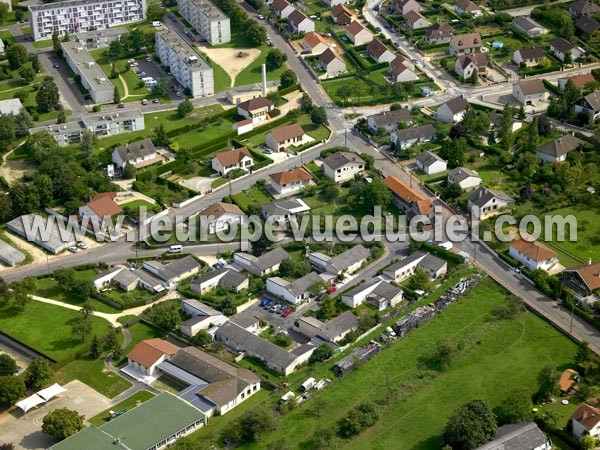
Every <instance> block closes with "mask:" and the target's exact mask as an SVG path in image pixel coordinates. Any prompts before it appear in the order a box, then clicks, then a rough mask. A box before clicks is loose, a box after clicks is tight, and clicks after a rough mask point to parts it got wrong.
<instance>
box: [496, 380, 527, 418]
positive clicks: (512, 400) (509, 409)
mask: <svg viewBox="0 0 600 450" xmlns="http://www.w3.org/2000/svg"><path fill="white" fill-rule="evenodd" d="M532 408H533V403H532V402H531V397H530V396H529V394H528V393H527V392H526V391H525V390H523V389H517V390H513V391H512V392H511V393H510V394H509V395H508V397H506V398H505V399H504V400H503V401H502V403H500V405H499V406H498V408H496V410H495V413H496V417H497V418H498V424H499V425H505V424H509V423H518V422H525V421H528V420H529V419H530V418H531V409H532Z"/></svg>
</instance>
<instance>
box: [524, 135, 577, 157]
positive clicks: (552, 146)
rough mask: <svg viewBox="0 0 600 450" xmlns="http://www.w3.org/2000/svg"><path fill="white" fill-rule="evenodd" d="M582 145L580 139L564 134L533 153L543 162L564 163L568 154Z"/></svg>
mask: <svg viewBox="0 0 600 450" xmlns="http://www.w3.org/2000/svg"><path fill="white" fill-rule="evenodd" d="M582 145H585V142H584V141H582V140H581V139H579V138H576V137H575V136H573V135H571V134H565V135H564V136H561V137H559V138H557V139H554V140H553V141H550V142H546V143H545V144H544V145H542V146H540V147H538V149H537V150H536V152H535V153H536V155H537V157H538V158H540V159H541V160H542V161H544V162H549V163H557V162H564V161H566V160H567V155H568V154H569V152H572V151H573V150H576V149H578V148H579V147H581V146H582Z"/></svg>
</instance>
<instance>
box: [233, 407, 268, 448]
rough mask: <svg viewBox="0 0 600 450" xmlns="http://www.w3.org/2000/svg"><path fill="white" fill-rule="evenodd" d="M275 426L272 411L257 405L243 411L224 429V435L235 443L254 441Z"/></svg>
mask: <svg viewBox="0 0 600 450" xmlns="http://www.w3.org/2000/svg"><path fill="white" fill-rule="evenodd" d="M276 427H277V423H276V422H275V417H274V416H273V413H272V411H269V410H267V409H266V408H264V407H259V408H256V409H254V410H253V411H248V412H247V413H244V414H243V415H242V416H241V417H240V418H239V419H237V420H235V421H233V422H231V423H230V425H229V426H228V427H227V428H226V429H225V432H224V435H225V437H227V438H229V439H231V440H233V441H234V442H237V443H240V444H241V443H250V442H256V441H257V440H258V439H259V437H260V436H261V435H262V434H263V433H264V432H265V431H269V430H274V429H275V428H276Z"/></svg>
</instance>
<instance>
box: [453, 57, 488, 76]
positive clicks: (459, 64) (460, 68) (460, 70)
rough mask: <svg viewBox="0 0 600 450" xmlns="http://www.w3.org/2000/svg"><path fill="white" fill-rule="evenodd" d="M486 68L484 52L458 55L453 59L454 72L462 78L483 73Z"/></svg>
mask: <svg viewBox="0 0 600 450" xmlns="http://www.w3.org/2000/svg"><path fill="white" fill-rule="evenodd" d="M486 68H487V56H486V55H485V53H472V54H469V55H460V56H459V57H458V58H456V61H454V72H456V74H457V75H458V76H459V77H461V78H462V79H465V80H466V79H469V78H471V76H472V75H473V74H474V73H475V74H480V73H485V71H486Z"/></svg>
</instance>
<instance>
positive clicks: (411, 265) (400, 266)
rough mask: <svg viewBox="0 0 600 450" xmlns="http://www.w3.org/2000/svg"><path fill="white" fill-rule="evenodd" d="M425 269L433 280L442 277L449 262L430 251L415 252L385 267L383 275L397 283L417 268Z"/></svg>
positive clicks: (409, 275)
mask: <svg viewBox="0 0 600 450" xmlns="http://www.w3.org/2000/svg"><path fill="white" fill-rule="evenodd" d="M419 268H422V269H424V270H425V271H426V272H427V273H428V275H429V277H430V278H431V279H432V280H436V279H439V278H442V277H443V276H444V275H446V271H447V270H448V263H447V262H446V261H444V260H443V259H440V258H438V257H437V256H433V255H432V254H430V253H423V252H415V253H413V254H411V255H409V256H407V257H406V258H404V259H402V260H400V261H398V262H395V263H394V264H392V265H390V266H388V267H386V268H385V269H383V275H385V276H386V277H388V278H390V279H391V280H392V281H395V282H397V283H399V282H401V281H404V280H406V279H407V278H409V277H411V276H412V275H413V274H414V273H415V272H416V270H417V269H419Z"/></svg>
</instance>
